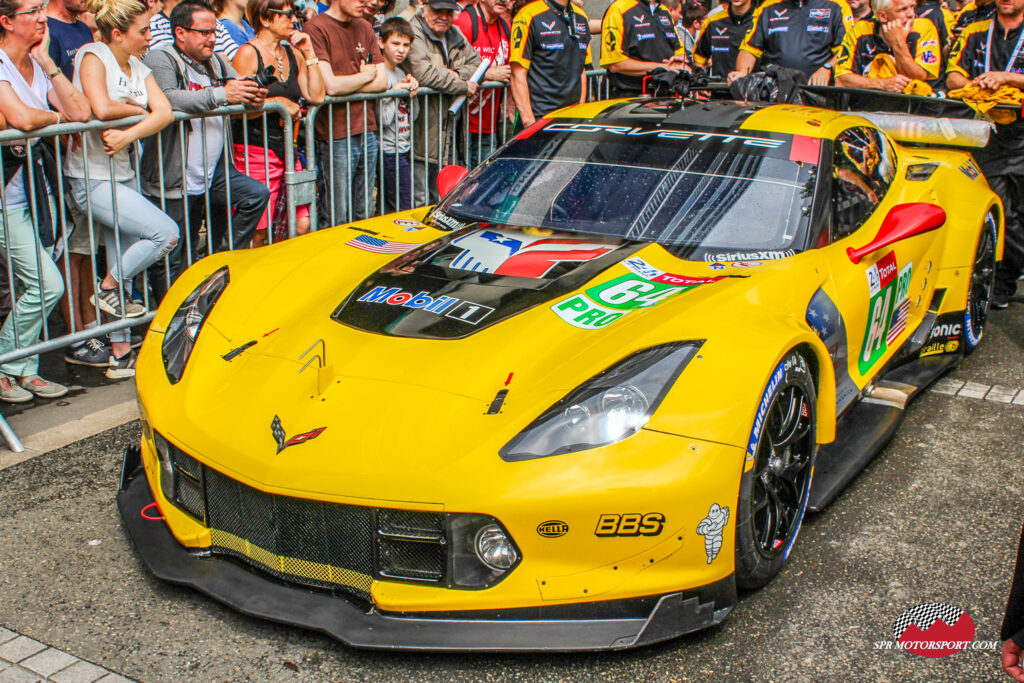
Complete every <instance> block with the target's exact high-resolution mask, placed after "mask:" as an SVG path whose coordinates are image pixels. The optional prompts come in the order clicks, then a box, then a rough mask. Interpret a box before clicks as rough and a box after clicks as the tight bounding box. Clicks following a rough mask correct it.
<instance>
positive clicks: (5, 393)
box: [0, 374, 32, 403]
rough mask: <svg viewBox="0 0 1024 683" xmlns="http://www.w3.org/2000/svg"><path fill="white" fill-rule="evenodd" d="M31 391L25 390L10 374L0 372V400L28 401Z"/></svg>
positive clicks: (5, 401) (10, 401)
mask: <svg viewBox="0 0 1024 683" xmlns="http://www.w3.org/2000/svg"><path fill="white" fill-rule="evenodd" d="M31 400H32V393H31V392H28V391H25V390H24V389H22V388H21V386H19V385H18V383H17V382H15V381H14V378H13V377H11V376H10V375H2V374H0V401H3V402H4V403H28V402H29V401H31Z"/></svg>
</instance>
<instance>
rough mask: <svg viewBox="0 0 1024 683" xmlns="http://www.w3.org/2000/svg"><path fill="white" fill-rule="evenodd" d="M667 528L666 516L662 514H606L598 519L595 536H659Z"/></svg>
mask: <svg viewBox="0 0 1024 683" xmlns="http://www.w3.org/2000/svg"><path fill="white" fill-rule="evenodd" d="M664 527H665V515H663V514H661V513H660V512H648V513H647V514H645V515H642V514H640V513H639V512H628V513H626V514H621V515H618V514H605V515H601V516H600V517H598V518H597V528H596V529H594V535H595V536H657V535H658V534H660V533H661V530H662V529H663V528H664Z"/></svg>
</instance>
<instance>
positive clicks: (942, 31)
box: [915, 0, 956, 73]
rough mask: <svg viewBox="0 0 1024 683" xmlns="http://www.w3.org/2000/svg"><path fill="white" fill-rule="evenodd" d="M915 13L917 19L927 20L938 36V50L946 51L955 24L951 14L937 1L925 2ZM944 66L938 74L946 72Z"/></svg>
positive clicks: (928, 0) (929, 0)
mask: <svg viewBox="0 0 1024 683" xmlns="http://www.w3.org/2000/svg"><path fill="white" fill-rule="evenodd" d="M915 12H916V13H917V16H918V18H920V19H927V20H928V21H930V22H931V23H932V26H934V27H935V33H937V34H938V36H939V48H940V49H942V50H946V49H948V48H949V36H950V33H951V31H952V29H953V25H954V24H955V22H956V19H955V18H954V17H953V13H952V12H950V11H949V10H948V9H946V8H944V7H943V6H942V5H940V4H939V2H938V0H925V2H923V3H921V4H920V5H918V6H917V9H916V10H915ZM945 66H946V65H945V64H943V65H942V68H941V69H939V72H940V73H942V72H944V71H945V70H946V69H945Z"/></svg>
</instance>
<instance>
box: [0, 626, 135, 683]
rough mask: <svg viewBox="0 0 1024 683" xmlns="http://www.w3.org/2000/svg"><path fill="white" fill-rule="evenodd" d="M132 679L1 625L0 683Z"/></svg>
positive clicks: (118, 682)
mask: <svg viewBox="0 0 1024 683" xmlns="http://www.w3.org/2000/svg"><path fill="white" fill-rule="evenodd" d="M131 680H132V679H130V678H126V677H125V676H121V675H119V674H116V673H113V672H112V671H108V670H107V669H104V668H103V667H102V666H97V665H95V664H93V663H92V662H87V661H85V660H82V659H79V658H78V657H75V656H74V655H69V654H68V653H67V652H64V651H62V650H58V649H57V648H55V647H50V646H49V645H46V644H45V643H40V642H39V641H38V640H32V639H31V638H29V637H28V636H21V635H18V634H17V633H15V632H14V631H11V630H9V629H6V628H3V627H2V626H0V683H37V682H38V681H52V683H129V682H130V681H131Z"/></svg>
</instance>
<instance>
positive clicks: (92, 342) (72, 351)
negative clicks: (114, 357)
mask: <svg viewBox="0 0 1024 683" xmlns="http://www.w3.org/2000/svg"><path fill="white" fill-rule="evenodd" d="M109 360H110V348H109V347H108V346H107V345H106V344H104V343H103V342H101V341H100V340H99V339H86V340H85V343H83V344H79V345H78V346H72V347H69V348H68V350H67V351H65V352H64V362H65V363H70V364H71V365H87V366H89V367H90V368H105V367H107V364H108V363H109Z"/></svg>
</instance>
